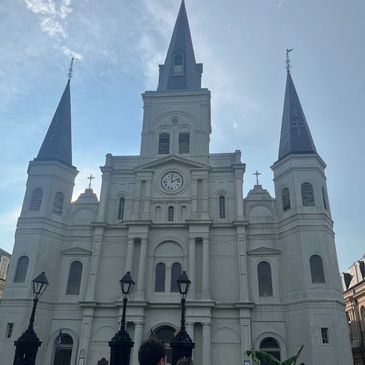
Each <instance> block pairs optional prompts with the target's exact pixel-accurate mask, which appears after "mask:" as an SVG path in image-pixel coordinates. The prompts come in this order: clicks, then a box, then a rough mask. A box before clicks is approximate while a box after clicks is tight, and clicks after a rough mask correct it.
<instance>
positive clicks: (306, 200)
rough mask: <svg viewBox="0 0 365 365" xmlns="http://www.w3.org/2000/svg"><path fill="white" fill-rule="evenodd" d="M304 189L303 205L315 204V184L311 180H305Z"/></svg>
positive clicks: (302, 188)
mask: <svg viewBox="0 0 365 365" xmlns="http://www.w3.org/2000/svg"><path fill="white" fill-rule="evenodd" d="M301 190H302V202H303V206H313V205H314V193H313V186H312V184H311V183H309V182H305V183H303V184H302V186H301Z"/></svg>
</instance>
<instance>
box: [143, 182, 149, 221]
mask: <svg viewBox="0 0 365 365" xmlns="http://www.w3.org/2000/svg"><path fill="white" fill-rule="evenodd" d="M150 202H151V180H146V192H145V200H144V212H143V219H150Z"/></svg>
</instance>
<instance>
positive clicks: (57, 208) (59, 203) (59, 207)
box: [52, 192, 65, 215]
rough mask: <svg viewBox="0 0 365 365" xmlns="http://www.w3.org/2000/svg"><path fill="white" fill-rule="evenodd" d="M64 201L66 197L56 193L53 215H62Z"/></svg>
mask: <svg viewBox="0 0 365 365" xmlns="http://www.w3.org/2000/svg"><path fill="white" fill-rule="evenodd" d="M64 200H65V195H64V194H63V193H61V192H58V193H56V195H55V198H54V203H53V209H52V212H53V213H55V214H58V215H62V211H63V202H64Z"/></svg>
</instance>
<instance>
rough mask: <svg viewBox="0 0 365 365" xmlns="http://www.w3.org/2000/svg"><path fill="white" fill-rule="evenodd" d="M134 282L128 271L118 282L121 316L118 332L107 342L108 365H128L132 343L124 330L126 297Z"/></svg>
mask: <svg viewBox="0 0 365 365" xmlns="http://www.w3.org/2000/svg"><path fill="white" fill-rule="evenodd" d="M134 284H135V282H134V281H133V280H132V277H131V273H130V271H127V273H126V274H125V275H124V276H123V277H122V279H121V280H120V286H121V288H122V293H123V315H122V321H121V323H120V330H119V331H118V332H117V333H116V334H115V335H114V337H113V338H112V339H111V340H110V341H109V346H110V365H129V359H130V356H131V349H132V347H133V345H134V342H133V341H132V339H131V338H130V336H129V334H128V332H127V331H126V329H125V313H126V309H127V302H128V295H129V294H130V293H131V292H132V290H133V287H134Z"/></svg>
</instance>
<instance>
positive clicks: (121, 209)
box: [118, 198, 125, 221]
mask: <svg viewBox="0 0 365 365" xmlns="http://www.w3.org/2000/svg"><path fill="white" fill-rule="evenodd" d="M124 206H125V199H124V198H120V199H119V205H118V219H119V220H120V221H123V219H124Z"/></svg>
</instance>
